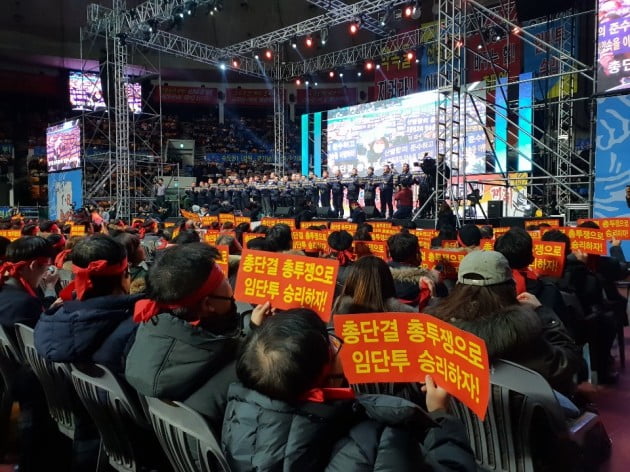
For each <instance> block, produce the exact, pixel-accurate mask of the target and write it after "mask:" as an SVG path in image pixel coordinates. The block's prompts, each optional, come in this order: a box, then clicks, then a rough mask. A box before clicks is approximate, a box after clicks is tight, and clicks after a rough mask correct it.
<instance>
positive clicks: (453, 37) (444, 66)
mask: <svg viewBox="0 0 630 472" xmlns="http://www.w3.org/2000/svg"><path fill="white" fill-rule="evenodd" d="M308 1H309V3H312V4H314V5H316V6H320V7H322V8H325V9H326V10H327V12H326V13H325V14H323V15H319V16H317V17H314V18H311V19H308V20H305V21H303V22H300V23H297V24H295V25H291V26H288V27H285V28H282V29H280V30H277V31H273V32H271V33H266V34H264V35H261V36H258V37H255V38H251V39H248V40H246V41H243V42H240V43H237V44H234V45H231V46H228V47H226V48H217V47H214V46H211V45H206V44H202V43H199V42H197V41H193V40H190V39H187V38H184V37H181V36H178V35H175V34H172V33H169V32H166V31H162V30H159V29H158V27H159V25H161V24H163V23H164V22H167V21H169V20H170V18H172V17H173V15H174V14H175V13H177V12H178V11H183V10H182V9H183V8H184V6H185V4H186V2H185V1H184V0H171V1H169V2H163V1H161V0H147V1H145V2H143V3H142V4H140V5H139V6H137V7H136V8H133V9H127V8H126V5H125V1H124V0H115V2H114V9H109V8H106V7H103V6H101V5H96V4H92V5H89V6H88V25H87V28H86V36H87V37H93V38H105V39H106V41H107V42H108V43H110V42H111V43H112V44H113V45H114V49H115V52H116V54H115V56H114V63H115V64H116V63H122V64H124V63H126V54H125V50H126V48H128V47H130V46H133V45H135V46H141V47H144V48H147V49H152V50H155V51H159V52H162V53H168V54H171V55H174V56H178V57H183V58H187V59H191V60H195V61H197V62H200V63H204V64H209V65H213V66H216V67H222V68H224V69H231V70H234V71H236V72H238V73H240V74H244V75H247V76H251V77H257V78H263V79H265V80H266V81H268V83H270V84H271V86H272V87H273V97H274V110H273V117H274V159H275V168H276V170H277V171H279V172H280V173H283V172H284V171H285V168H286V158H285V145H286V137H285V129H284V120H285V119H286V96H285V90H284V84H285V83H286V81H288V80H292V79H293V78H295V77H308V76H309V74H314V73H316V72H320V71H325V70H330V69H334V68H337V67H343V66H353V65H356V64H358V63H359V62H360V61H363V60H366V59H372V58H378V57H380V56H382V55H387V54H389V53H391V51H392V50H393V49H395V46H396V44H399V45H400V48H401V50H402V49H403V48H404V49H410V48H416V47H418V46H420V45H421V38H422V31H423V28H419V29H416V30H412V31H409V32H406V33H401V34H396V35H392V36H389V37H385V38H382V39H377V40H375V41H371V42H368V43H364V44H361V45H358V46H354V47H351V48H347V49H344V50H340V51H335V52H331V53H327V54H322V55H319V56H316V57H314V58H311V59H308V60H304V61H299V62H284V61H283V60H282V51H283V48H284V47H285V46H286V44H285V43H286V42H287V41H290V40H291V39H292V38H294V37H297V36H303V35H307V34H312V33H316V32H319V31H321V30H323V29H326V28H329V27H331V26H335V25H337V24H341V23H345V22H348V21H351V20H352V19H354V18H356V16H357V15H359V14H360V15H361V16H362V18H363V21H364V24H365V25H366V28H367V29H370V30H371V31H373V32H375V33H377V34H386V33H387V31H385V30H384V28H382V27H380V24H379V23H378V22H377V20H376V19H375V16H377V15H379V14H380V15H382V14H383V13H384V12H386V11H388V9H392V8H394V7H397V6H398V7H399V6H401V5H403V4H405V3H406V2H405V1H403V0H394V1H392V0H362V1H359V2H357V3H354V4H352V5H347V4H345V3H343V2H342V1H340V0H334V1H327V0H308ZM213 5H216V2H215V1H212V0H207V1H198V2H197V8H203V7H206V8H211V7H212V6H213ZM515 8H516V7H515V1H514V0H503V1H501V3H500V4H499V5H497V6H495V7H492V8H488V7H485V6H484V5H482V4H480V3H478V2H477V1H475V0H466V1H464V0H438V25H439V28H438V34H437V35H436V37H437V38H438V39H437V42H438V92H439V97H440V98H439V104H438V107H437V111H436V113H437V141H438V158H439V159H442V160H443V161H444V162H445V163H446V164H447V165H448V166H449V167H450V168H451V169H453V172H454V174H455V175H458V176H459V178H460V179H461V181H462V182H463V185H462V186H460V188H459V189H454V188H453V186H444V185H441V182H443V181H445V180H446V178H447V176H446V175H444V174H443V173H442V172H438V175H437V178H438V182H437V183H436V189H437V191H436V192H435V193H434V195H433V196H432V199H431V202H430V204H431V205H434V206H435V208H436V209H437V207H438V205H439V202H440V201H441V200H444V199H446V200H451V201H452V202H457V201H459V200H458V199H460V198H461V197H462V195H461V193H462V192H463V193H464V194H465V193H467V190H466V189H467V180H470V179H468V176H467V175H466V173H465V159H464V157H463V156H464V155H465V146H466V142H465V132H464V130H465V125H466V120H467V119H470V117H469V116H468V117H467V115H469V114H467V113H466V111H467V110H466V106H467V102H468V100H467V95H468V93H469V92H467V91H466V89H465V87H463V85H464V84H465V82H466V80H465V71H466V55H467V52H471V50H470V49H469V48H467V44H466V38H467V37H468V36H469V35H470V34H472V33H481V32H482V29H484V28H488V27H489V26H497V27H500V28H503V30H505V31H508V32H509V31H512V30H515V29H518V31H519V36H520V37H521V40H522V41H523V42H525V43H527V44H530V45H533V46H535V47H537V48H540V49H541V50H543V51H545V52H546V53H547V55H548V56H549V57H550V58H553V60H556V61H558V63H559V65H560V70H559V73H556V74H549V75H544V76H537V77H535V78H534V79H531V80H532V81H533V82H535V81H544V80H547V79H550V78H553V77H559V78H560V83H561V87H560V93H559V96H558V98H557V99H554V100H547V101H545V102H544V103H542V104H540V103H539V104H536V105H534V107H535V109H537V110H541V109H543V111H544V112H545V113H547V115H548V117H549V119H548V120H547V124H546V126H545V127H544V128H541V127H539V126H537V125H535V126H534V133H533V134H532V135H531V136H530V137H531V138H532V141H533V143H534V144H535V146H536V148H537V149H538V152H539V153H540V154H543V155H544V158H543V159H542V160H540V161H539V160H537V159H533V158H532V159H531V160H532V165H533V167H534V168H535V169H536V172H535V174H537V175H531V176H530V178H529V182H530V185H529V187H530V192H529V195H532V194H534V195H535V194H537V193H539V194H541V195H542V199H541V200H540V201H538V202H537V203H535V206H536V207H538V206H540V207H544V208H545V210H546V211H547V212H551V213H553V212H556V211H564V210H567V209H569V208H570V207H576V206H577V207H580V206H583V207H585V208H590V206H591V205H590V203H591V201H592V196H591V194H592V175H591V172H590V171H586V172H585V171H584V170H583V169H585V168H586V169H589V170H590V169H591V168H592V166H591V159H592V158H591V154H592V151H591V152H589V155H588V157H584V156H581V155H579V154H578V153H577V152H576V150H575V147H574V142H575V136H574V123H573V112H574V107H575V104H576V103H577V102H579V101H583V100H590V98H582V97H590V95H591V94H590V93H588V92H587V93H583V94H582V97H578V96H575V95H574V93H573V91H574V87H573V82H574V81H576V80H577V78H578V77H582V78H583V79H582V82H583V83H584V84H586V87H587V88H588V89H589V90H592V86H593V80H594V79H593V71H592V68H591V67H589V66H587V65H586V64H583V63H582V62H580V61H578V60H577V59H576V58H575V57H574V54H573V53H574V47H575V46H574V45H573V46H572V48H571V49H572V50H571V51H565V50H562V49H558V48H556V47H555V46H553V45H552V44H550V43H548V42H546V41H544V40H543V39H541V38H538V37H536V36H533V35H531V34H530V33H528V32H527V30H526V29H522V28H520V27H519V25H516V24H515V23H514V18H515V15H514V11H515ZM583 14H584V13H577V12H572V13H571V14H570V16H571V17H572V18H574V19H575V18H577V17H579V16H580V15H583ZM151 21H153V22H154V23H153V24H154V25H155V26H156V27H155V28H153V27H152V29H151V31H149V30H147V25H148V24H149V23H150V22H151ZM541 21H543V20H541ZM508 37H509V35H508ZM482 44H483V47H482V49H481V50H476V51H472V53H473V54H474V55H476V56H477V57H478V58H479V59H480V60H482V61H487V62H490V63H491V64H492V61H491V60H490V59H489V55H488V54H487V44H486V41H485V40H484V41H483V43H482ZM263 48H269V49H272V50H273V51H274V60H273V61H272V62H264V61H261V60H258V59H255V58H254V55H255V54H256V53H258V52H260V51H261V50H262V49H263ZM233 58H236V59H238V60H239V66H238V68H234V67H233V66H232V65H231V59H233ZM123 67H124V66H123ZM493 69H494V75H495V76H501V75H502V73H504V72H507V71H503V70H501V69H500V68H499V67H498V66H496V65H495V64H493ZM120 70H124V69H120ZM157 72H158V73H159V70H158V71H157ZM520 82H521V81H520V80H518V79H515V80H514V79H510V81H509V84H518V83H520ZM477 90H479V89H477ZM485 90H486V91H488V92H490V93H497V92H498V93H504V92H501V89H500V87H497V85H496V83H490V84H486V86H485ZM116 93H118V94H122V93H123V91H122V87H120V86H119V87H118V88H117V92H116ZM487 106H488V107H489V108H490V109H492V112H493V113H494V114H495V116H502V117H503V118H504V119H505V120H506V121H507V122H508V124H509V126H510V127H511V130H512V133H515V130H519V126H518V123H516V122H514V121H513V120H512V119H511V118H510V117H509V116H508V113H507V112H506V110H505V109H503V110H502V109H500V108H498V107H496V106H494V104H493V103H487ZM114 115H115V116H117V115H116V113H114ZM482 125H483V126H484V127H485V125H486V123H482ZM128 129H129V127H128V125H127V131H128ZM110 130H111V128H110ZM450 130H453V131H455V132H453V133H451V132H450ZM516 132H517V131H516ZM118 133H121V134H122V135H124V133H125V125H124V117H122V116H119V120H114V134H115V136H111V134H112V133H111V131H110V139H111V140H113V141H115V140H116V136H117V135H118ZM487 138H488V142H489V143H490V144H491V143H492V142H493V139H494V137H493V136H490V135H488V136H487ZM506 144H508V147H509V143H506ZM516 151H517V152H520V151H518V150H516ZM492 152H494V149H492ZM114 155H115V158H114V159H113V160H112V152H110V153H109V159H108V160H107V162H108V167H106V168H105V169H106V172H105V173H104V174H103V177H102V178H101V179H100V181H104V182H105V183H107V179H106V178H105V177H104V176H105V174H109V175H111V174H112V173H113V172H114V170H113V169H114V168H116V167H119V166H123V173H121V174H120V178H118V177H117V179H116V180H117V183H118V182H119V181H120V183H123V182H124V181H125V179H129V177H128V176H126V175H125V170H126V169H129V168H130V158H129V150H128V149H127V150H125V149H124V147H123V144H122V141H120V146H116V148H115V149H114ZM498 173H500V174H502V178H503V180H504V186H506V187H509V186H511V182H510V179H509V176H508V172H507V170H506V169H499V172H498ZM127 175H128V174H127ZM585 186H586V187H587V188H588V194H587V195H585V194H583V193H580V191H579V189H580V188H583V187H585ZM111 187H112V185H111V181H110V183H109V188H110V189H111ZM131 187H132V186H131V185H129V186H128V187H127V188H131ZM120 188H121V186H120V185H117V186H116V189H117V190H116V192H115V195H116V198H117V199H120V198H124V197H125V194H124V192H123V191H121V190H120ZM541 189H542V191H541ZM110 193H112V192H111V190H110ZM458 193H459V194H458ZM119 201H120V200H119ZM129 201H131V200H129ZM129 211H130V210H127V208H124V211H122V212H120V214H121V216H123V214H126V213H129ZM589 211H590V210H589ZM463 217H464V218H465V215H463Z"/></svg>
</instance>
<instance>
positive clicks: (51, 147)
mask: <svg viewBox="0 0 630 472" xmlns="http://www.w3.org/2000/svg"><path fill="white" fill-rule="evenodd" d="M46 161H47V163H48V172H60V171H63V170H71V169H77V168H79V167H81V127H80V126H79V121H78V120H74V121H66V122H65V123H62V124H60V125H57V126H51V127H50V128H48V129H47V130H46Z"/></svg>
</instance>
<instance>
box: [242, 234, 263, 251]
mask: <svg viewBox="0 0 630 472" xmlns="http://www.w3.org/2000/svg"><path fill="white" fill-rule="evenodd" d="M264 237H265V235H264V234H262V233H243V248H246V247H247V243H248V242H250V241H251V240H252V239H256V238H264Z"/></svg>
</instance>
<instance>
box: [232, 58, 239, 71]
mask: <svg viewBox="0 0 630 472" xmlns="http://www.w3.org/2000/svg"><path fill="white" fill-rule="evenodd" d="M240 66H241V61H239V60H238V59H237V58H234V59H232V67H234V68H235V69H238V68H239V67H240Z"/></svg>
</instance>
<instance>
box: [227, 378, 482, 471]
mask: <svg viewBox="0 0 630 472" xmlns="http://www.w3.org/2000/svg"><path fill="white" fill-rule="evenodd" d="M228 396H229V403H228V407H227V410H226V412H225V419H224V422H223V434H222V446H223V450H224V451H225V453H226V457H227V460H228V462H229V463H230V467H231V469H232V470H233V471H235V472H240V471H251V470H256V471H259V472H264V471H287V472H288V471H300V472H310V471H323V470H326V471H339V472H347V471H351V470H352V471H356V470H361V471H372V470H374V471H383V472H385V471H396V472H398V471H412V470H413V471H422V470H432V471H450V470H453V471H454V470H457V471H474V470H476V465H475V460H474V457H473V455H472V453H471V451H470V448H469V445H468V439H467V437H466V432H465V430H464V426H463V425H462V424H461V423H460V422H459V420H457V419H455V418H453V417H451V416H448V415H444V414H442V413H435V414H431V415H428V414H427V413H425V412H423V411H422V410H421V409H420V408H419V407H417V406H416V405H413V404H412V403H409V402H407V401H405V400H403V399H401V398H396V397H388V396H384V395H364V396H360V397H358V398H357V399H356V400H343V401H332V402H325V403H315V402H305V403H302V404H300V405H296V406H291V405H289V404H287V403H284V402H282V401H279V400H272V399H270V398H268V397H266V396H264V395H262V394H260V393H257V392H255V391H253V390H249V389H247V388H245V387H244V386H242V385H241V384H233V385H232V386H231V387H230V391H229V394H228ZM427 430H428V432H427ZM424 432H426V435H424V434H422V433H424ZM423 436H424V440H423V442H422V443H421V442H420V439H422V437H423Z"/></svg>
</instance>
